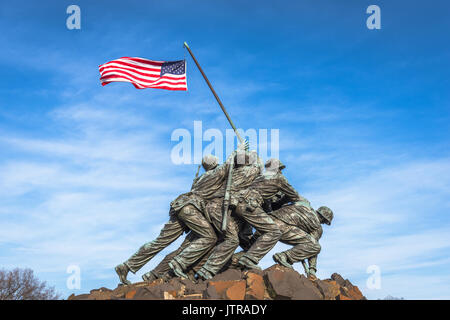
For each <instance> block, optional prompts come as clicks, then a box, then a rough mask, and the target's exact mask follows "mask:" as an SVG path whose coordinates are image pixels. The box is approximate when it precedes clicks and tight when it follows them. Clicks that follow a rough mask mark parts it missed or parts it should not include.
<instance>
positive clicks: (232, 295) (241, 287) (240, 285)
mask: <svg viewBox="0 0 450 320" xmlns="http://www.w3.org/2000/svg"><path fill="white" fill-rule="evenodd" d="M225 297H226V299H227V300H244V298H245V281H244V280H240V281H236V283H235V284H233V285H232V286H231V287H229V288H228V289H227V290H226V291H225Z"/></svg>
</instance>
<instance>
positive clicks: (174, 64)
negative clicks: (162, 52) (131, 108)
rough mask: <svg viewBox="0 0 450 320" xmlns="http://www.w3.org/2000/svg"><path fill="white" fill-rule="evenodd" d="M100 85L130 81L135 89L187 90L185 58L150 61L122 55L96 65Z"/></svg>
mask: <svg viewBox="0 0 450 320" xmlns="http://www.w3.org/2000/svg"><path fill="white" fill-rule="evenodd" d="M98 69H99V71H100V75H101V77H100V81H101V83H102V85H103V86H104V85H107V84H108V83H110V82H122V81H123V82H131V83H132V84H133V85H134V86H135V87H136V89H145V88H158V89H166V90H184V91H186V90H187V82H186V60H179V61H152V60H148V59H143V58H130V57H122V58H120V59H116V60H112V61H109V62H106V63H104V64H102V65H100V66H99V67H98Z"/></svg>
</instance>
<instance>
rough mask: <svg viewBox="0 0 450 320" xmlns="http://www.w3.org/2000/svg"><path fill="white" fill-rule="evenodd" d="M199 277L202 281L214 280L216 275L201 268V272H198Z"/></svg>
mask: <svg viewBox="0 0 450 320" xmlns="http://www.w3.org/2000/svg"><path fill="white" fill-rule="evenodd" d="M197 276H198V277H199V278H200V279H202V280H209V279H212V277H213V276H214V275H213V274H212V273H211V272H209V271H208V270H206V269H204V268H200V270H198V271H197Z"/></svg>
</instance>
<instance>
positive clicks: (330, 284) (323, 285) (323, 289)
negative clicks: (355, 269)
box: [314, 280, 340, 300]
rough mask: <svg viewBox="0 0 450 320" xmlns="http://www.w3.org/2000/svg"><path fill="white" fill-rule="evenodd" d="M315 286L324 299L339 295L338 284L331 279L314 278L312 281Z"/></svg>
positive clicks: (333, 298) (334, 297)
mask: <svg viewBox="0 0 450 320" xmlns="http://www.w3.org/2000/svg"><path fill="white" fill-rule="evenodd" d="M314 284H315V286H316V287H317V289H319V291H320V293H321V294H322V296H323V299H324V300H336V297H337V296H338V295H339V293H340V291H339V285H338V284H337V283H336V281H333V280H329V281H327V280H325V281H322V280H316V281H314Z"/></svg>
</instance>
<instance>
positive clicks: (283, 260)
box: [272, 252, 294, 269]
mask: <svg viewBox="0 0 450 320" xmlns="http://www.w3.org/2000/svg"><path fill="white" fill-rule="evenodd" d="M272 258H273V261H275V262H276V263H278V264H280V265H282V266H284V267H286V268H290V269H294V268H293V267H292V264H290V263H289V261H288V258H287V257H286V255H285V254H284V253H283V252H280V253H275V254H274V255H273V256H272Z"/></svg>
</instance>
